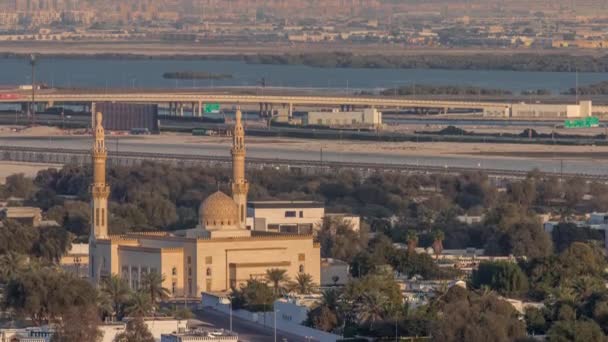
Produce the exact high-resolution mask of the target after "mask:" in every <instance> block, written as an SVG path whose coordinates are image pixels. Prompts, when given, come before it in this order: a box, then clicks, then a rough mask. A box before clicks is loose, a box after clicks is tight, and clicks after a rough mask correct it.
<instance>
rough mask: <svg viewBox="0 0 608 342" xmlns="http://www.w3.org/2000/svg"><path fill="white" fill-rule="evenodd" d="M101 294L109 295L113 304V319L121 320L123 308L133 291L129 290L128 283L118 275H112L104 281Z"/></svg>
mask: <svg viewBox="0 0 608 342" xmlns="http://www.w3.org/2000/svg"><path fill="white" fill-rule="evenodd" d="M101 292H102V293H103V294H105V295H107V296H108V298H109V299H110V301H111V302H112V310H113V317H114V318H121V317H120V316H122V308H123V306H124V305H125V304H126V303H127V301H128V300H129V297H130V295H131V289H129V285H128V284H127V282H126V281H125V280H124V279H122V278H120V277H119V276H117V275H116V274H112V275H111V276H110V277H108V278H105V279H104V280H103V282H102V285H101Z"/></svg>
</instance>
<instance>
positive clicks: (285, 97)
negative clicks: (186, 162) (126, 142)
mask: <svg viewBox="0 0 608 342" xmlns="http://www.w3.org/2000/svg"><path fill="white" fill-rule="evenodd" d="M261 92H262V94H249V93H247V92H243V91H240V92H239V91H235V90H233V91H221V92H217V91H215V92H214V91H171V90H167V91H158V90H150V91H126V92H125V91H116V90H111V91H103V90H96V91H86V90H85V91H65V90H41V91H37V93H36V95H35V102H36V103H45V104H47V105H49V106H53V105H54V104H56V103H65V104H92V103H95V102H128V103H155V104H168V105H169V108H175V109H178V108H183V106H189V107H190V106H191V107H190V108H191V109H192V113H198V115H199V116H201V115H202V106H203V104H204V103H220V104H248V105H252V104H254V105H257V104H259V105H260V110H261V111H263V110H266V111H267V110H269V109H270V108H274V106H285V107H288V108H289V113H290V114H291V113H292V111H293V106H295V105H313V106H315V105H325V106H336V107H338V106H340V107H343V108H352V107H354V106H358V107H375V108H428V109H439V110H444V111H447V110H448V109H472V110H488V109H489V110H495V111H496V110H498V111H500V110H503V111H504V110H506V109H508V108H510V106H511V104H510V103H505V102H483V101H458V100H428V99H420V100H417V99H403V98H394V97H381V96H352V95H310V94H303V95H300V94H298V95H296V94H280V93H279V94H277V93H273V94H263V91H261ZM31 97H32V95H31V91H30V92H27V91H19V92H4V93H0V103H27V102H30V101H31V100H32V99H31ZM175 113H176V114H177V113H178V110H175Z"/></svg>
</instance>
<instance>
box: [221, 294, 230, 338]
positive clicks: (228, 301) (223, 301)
mask: <svg viewBox="0 0 608 342" xmlns="http://www.w3.org/2000/svg"><path fill="white" fill-rule="evenodd" d="M221 303H222V304H224V305H225V304H229V305H230V332H232V298H222V300H221Z"/></svg>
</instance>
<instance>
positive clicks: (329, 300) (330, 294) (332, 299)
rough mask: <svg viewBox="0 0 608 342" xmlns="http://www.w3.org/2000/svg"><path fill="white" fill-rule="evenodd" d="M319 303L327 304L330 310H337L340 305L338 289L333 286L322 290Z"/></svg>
mask: <svg viewBox="0 0 608 342" xmlns="http://www.w3.org/2000/svg"><path fill="white" fill-rule="evenodd" d="M322 295H323V297H322V298H321V305H324V306H327V307H328V308H329V309H330V310H331V311H334V312H336V311H338V307H339V306H340V291H339V290H337V289H334V288H331V289H327V290H325V291H323V294H322Z"/></svg>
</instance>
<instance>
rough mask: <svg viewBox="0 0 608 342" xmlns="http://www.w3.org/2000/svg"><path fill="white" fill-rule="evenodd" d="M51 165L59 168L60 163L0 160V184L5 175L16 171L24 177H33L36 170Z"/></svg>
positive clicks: (50, 166)
mask: <svg viewBox="0 0 608 342" xmlns="http://www.w3.org/2000/svg"><path fill="white" fill-rule="evenodd" d="M52 167H56V168H61V167H62V165H52V164H36V163H16V162H4V161H0V184H4V182H5V181H6V177H8V176H10V175H13V174H16V173H23V174H24V175H25V176H26V177H32V178H33V177H35V176H36V174H37V173H38V171H40V170H44V169H48V168H52Z"/></svg>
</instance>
